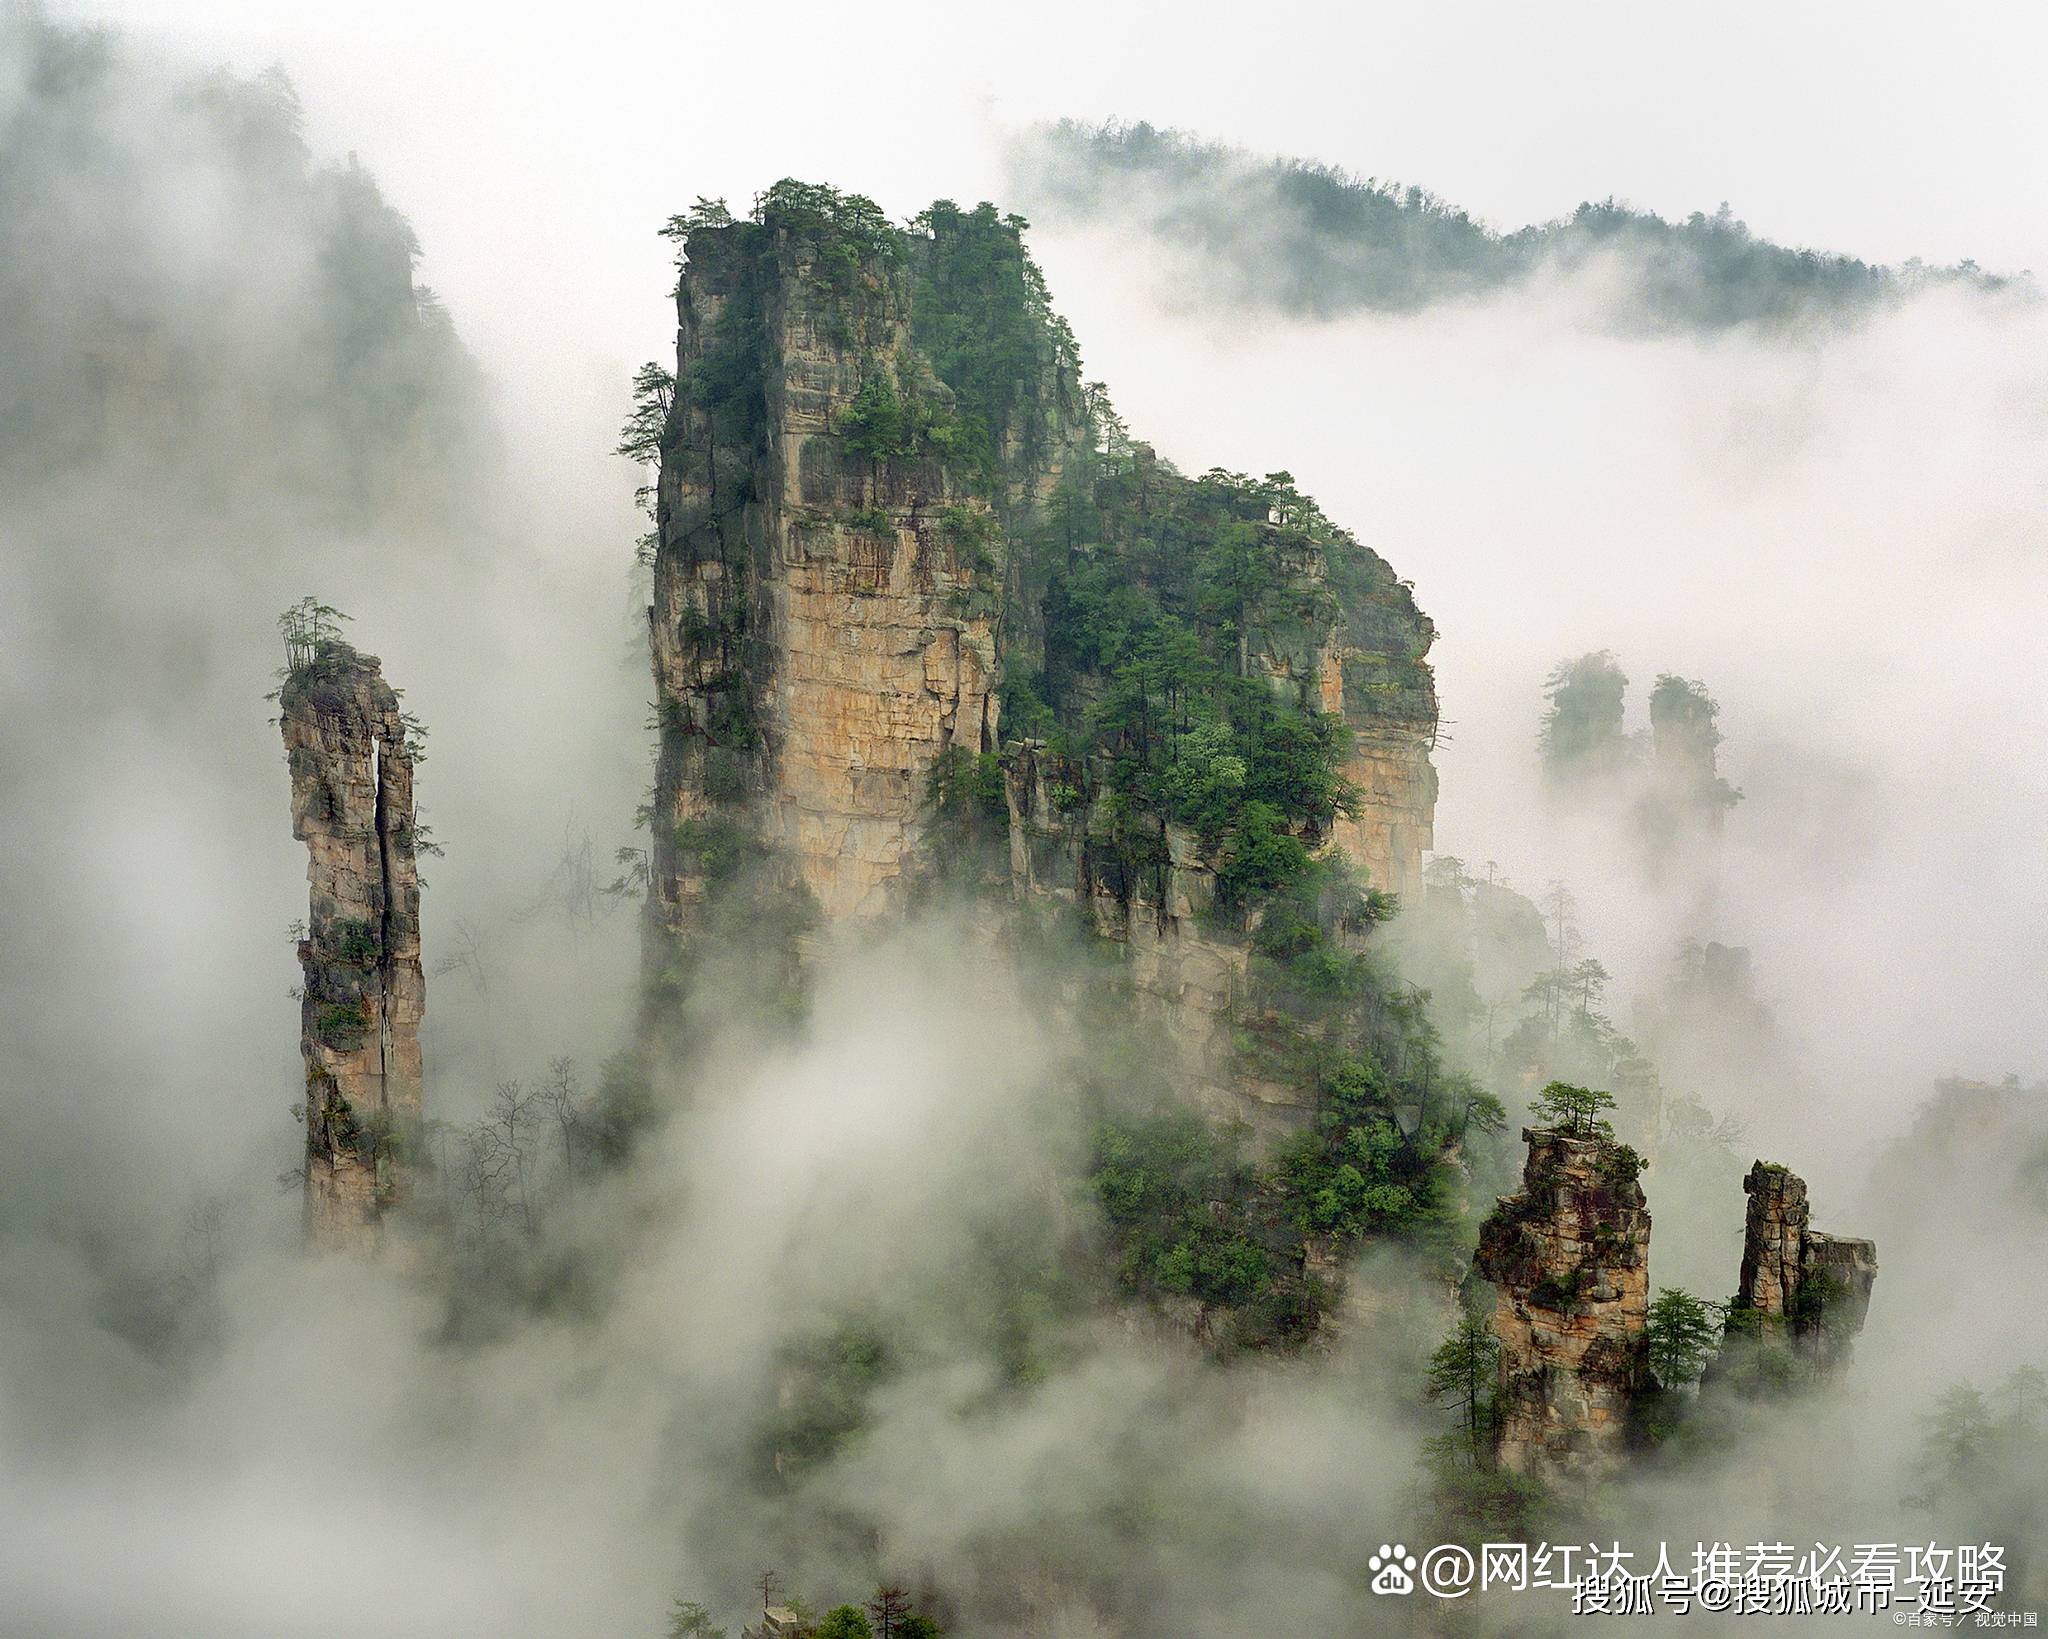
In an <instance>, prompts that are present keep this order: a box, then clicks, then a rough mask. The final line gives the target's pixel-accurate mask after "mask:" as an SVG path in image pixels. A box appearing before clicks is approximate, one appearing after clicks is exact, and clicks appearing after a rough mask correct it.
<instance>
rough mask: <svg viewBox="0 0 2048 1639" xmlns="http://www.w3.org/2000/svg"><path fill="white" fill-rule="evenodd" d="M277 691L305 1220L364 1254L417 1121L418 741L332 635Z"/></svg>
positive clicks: (333, 1244)
mask: <svg viewBox="0 0 2048 1639" xmlns="http://www.w3.org/2000/svg"><path fill="white" fill-rule="evenodd" d="M278 700H279V705H280V707H281V708H282V710H281V724H282V727H283V731H284V743H285V753H286V760H287V763H288V765H289V767H290V770H291V782H292V835H293V836H295V837H297V838H298V839H299V840H301V841H302V842H304V843H305V844H306V851H307V872H306V874H307V882H308V884H309V890H310V891H309V896H308V903H307V914H306V924H305V928H306V931H305V937H304V938H303V939H302V940H301V941H300V942H299V962H300V966H301V968H302V970H303V973H304V988H303V993H302V996H301V1000H300V1046H301V1051H302V1054H303V1056H304V1060H305V1075H306V1081H305V1117H306V1160H305V1169H304V1170H305V1203H306V1227H307V1233H308V1236H309V1238H310V1240H311V1241H312V1243H313V1245H315V1246H316V1247H320V1248H323V1249H344V1250H360V1249H365V1248H368V1247H370V1246H373V1245H374V1244H375V1243H376V1241H377V1239H378V1236H379V1232H380V1227H381V1224H382V1220H383V1217H384V1215H385V1213H386V1212H387V1211H388V1210H389V1209H390V1208H391V1207H392V1206H393V1205H395V1204H396V1202H397V1201H398V1200H399V1199H400V1198H401V1196H402V1195H403V1193H404V1183H405V1164H404V1160H405V1153H406V1149H407V1146H408V1144H409V1142H410V1140H411V1137H412V1135H413V1133H414V1131H415V1130H416V1128H417V1126H418V1122H419V1117H420V1091H421V1089H420V1084H421V1060H420V1043H419V1026H420V1019H421V1016H422V1015H423V1013H424V1012H425V1010H426V980H425V976H424V974H423V972H422V969H421V966H420V887H419V870H418V864H417V852H418V842H419V839H418V828H417V821H416V818H415V814H414V808H413V761H414V752H413V747H412V745H411V743H410V740H411V736H410V734H409V732H408V726H407V723H406V720H405V717H404V714H403V713H402V712H401V710H400V708H399V702H398V696H397V694H396V692H395V691H394V690H393V689H392V688H391V686H390V685H389V684H388V683H386V682H385V681H384V677H383V673H382V669H381V668H380V666H379V664H378V661H377V659H376V657H375V656H373V655H365V654H359V653H357V652H356V650H355V649H353V648H352V647H350V646H349V645H348V644H346V643H344V642H341V641H340V640H338V639H332V638H328V639H322V640H321V641H319V642H318V643H317V644H311V645H308V646H306V647H304V648H301V649H299V650H297V651H295V652H294V653H293V654H292V655H291V664H290V666H289V668H288V670H287V673H286V676H285V681H284V685H283V687H282V689H281V690H280V691H279V696H278Z"/></svg>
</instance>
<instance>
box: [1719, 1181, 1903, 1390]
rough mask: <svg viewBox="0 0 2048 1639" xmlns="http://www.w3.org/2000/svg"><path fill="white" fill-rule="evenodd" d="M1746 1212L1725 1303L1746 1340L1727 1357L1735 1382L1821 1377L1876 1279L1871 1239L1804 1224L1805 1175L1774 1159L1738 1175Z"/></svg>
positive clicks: (1842, 1359)
mask: <svg viewBox="0 0 2048 1639" xmlns="http://www.w3.org/2000/svg"><path fill="white" fill-rule="evenodd" d="M1742 1188H1743V1191H1744V1193H1745V1194H1747V1195H1748V1197H1749V1215H1748V1219H1747V1222H1746V1223H1745V1225H1744V1228H1743V1237H1742V1281H1741V1286H1740V1287H1739V1289H1738V1290H1737V1291H1736V1294H1735V1301H1734V1303H1733V1304H1732V1305H1731V1306H1730V1308H1729V1314H1728V1330H1729V1334H1730V1337H1731V1340H1747V1341H1748V1342H1749V1344H1750V1346H1751V1347H1750V1351H1749V1354H1748V1358H1747V1359H1743V1358H1741V1357H1742V1355H1743V1352H1744V1351H1743V1350H1742V1349H1741V1348H1740V1347H1738V1350H1737V1355H1738V1359H1737V1360H1736V1361H1735V1362H1732V1364H1733V1366H1734V1370H1735V1372H1736V1375H1737V1380H1738V1381H1743V1382H1766V1383H1769V1382H1778V1381H1782V1380H1784V1379H1786V1378H1788V1377H1792V1376H1796V1375H1799V1374H1800V1362H1801V1358H1802V1357H1803V1360H1804V1365H1805V1367H1806V1368H1807V1371H1806V1375H1812V1376H1824V1375H1827V1374H1829V1373H1832V1372H1834V1371H1835V1370H1837V1369H1839V1368H1840V1367H1841V1366H1842V1365H1843V1364H1845V1363H1846V1362H1847V1360H1848V1356H1849V1346H1850V1344H1851V1342H1852V1341H1853V1340H1854V1338H1855V1336H1856V1334H1857V1333H1858V1332H1860V1331H1862V1329H1863V1320H1864V1316H1865V1315H1866V1314H1868V1313H1869V1310H1870V1294H1871V1290H1872V1288H1873V1287H1874V1286H1875V1285H1876V1283H1877V1246H1876V1243H1875V1242H1872V1241H1860V1240H1850V1239H1847V1238H1844V1237H1841V1236H1836V1235H1824V1234H1822V1233H1820V1232H1819V1231H1818V1230H1816V1229H1813V1228H1811V1227H1809V1224H1808V1208H1807V1200H1806V1181H1805V1180H1804V1179H1803V1178H1801V1177H1800V1176H1799V1175H1798V1174H1797V1173H1794V1172H1792V1171H1790V1170H1788V1169H1787V1168H1785V1167H1781V1166H1779V1165H1778V1164H1777V1163H1776V1162H1774V1161H1758V1162H1757V1163H1755V1165H1753V1166H1752V1167H1751V1168H1750V1169H1749V1176H1748V1177H1746V1178H1745V1179H1743V1181H1742Z"/></svg>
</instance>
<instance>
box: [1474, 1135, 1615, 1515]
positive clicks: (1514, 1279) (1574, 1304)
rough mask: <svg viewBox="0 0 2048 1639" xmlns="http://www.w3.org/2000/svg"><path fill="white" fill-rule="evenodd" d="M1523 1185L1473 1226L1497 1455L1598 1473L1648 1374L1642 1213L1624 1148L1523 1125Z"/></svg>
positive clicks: (1509, 1462) (1560, 1473)
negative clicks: (1489, 1333)
mask: <svg viewBox="0 0 2048 1639" xmlns="http://www.w3.org/2000/svg"><path fill="white" fill-rule="evenodd" d="M1522 1137H1523V1138H1524V1139H1525V1140H1526V1141H1527V1143H1528V1145H1529V1157H1528V1161H1527V1163H1526V1165H1525V1166H1524V1168H1523V1172H1522V1188H1521V1190H1520V1191H1519V1192H1518V1193H1517V1194H1514V1195H1510V1196H1506V1197H1504V1198H1503V1199H1502V1200H1501V1202H1500V1204H1499V1205H1498V1206H1497V1207H1496V1208H1495V1209H1494V1212H1493V1215H1492V1216H1491V1217H1489V1218H1488V1219H1487V1220H1486V1222H1485V1223H1484V1224H1483V1225H1481V1227H1480V1232H1479V1251H1478V1253H1477V1256H1476V1259H1475V1267H1476V1268H1477V1270H1478V1272H1479V1273H1480V1275H1481V1276H1483V1277H1484V1278H1485V1279H1486V1280H1488V1281H1491V1282H1492V1283H1493V1285H1494V1288H1495V1309H1494V1318H1493V1330H1494V1335H1495V1337H1496V1338H1498V1340H1499V1342H1500V1379H1499V1385H1498V1390H1497V1395H1496V1400H1495V1414H1496V1419H1497V1439H1498V1448H1497V1449H1498V1453H1499V1458H1500V1462H1501V1465H1502V1466H1503V1467H1505V1468H1507V1469H1509V1470H1510V1471H1512V1472H1514V1473H1517V1474H1530V1475H1535V1476H1538V1477H1540V1478H1544V1479H1567V1480H1573V1481H1584V1480H1594V1479H1598V1478H1601V1477H1602V1476H1604V1475H1606V1474H1608V1473H1611V1472H1612V1471H1613V1470H1614V1469H1616V1468H1617V1467H1619V1466H1620V1464H1621V1462H1622V1461H1623V1458H1624V1455H1625V1445H1626V1439H1627V1434H1628V1423H1629V1407H1630V1403H1631V1401H1632V1399H1633V1397H1634V1396H1635V1394H1636V1393H1637V1392H1638V1391H1639V1390H1640V1388H1641V1387H1642V1384H1643V1381H1644V1372H1645V1361H1646V1355H1647V1347H1648V1343H1647V1326H1648V1319H1649V1302H1650V1269H1649V1251H1650V1214H1649V1211H1648V1210H1647V1208H1646V1207H1645V1205H1644V1201H1643V1192H1642V1188H1641V1186H1640V1185H1639V1184H1638V1183H1637V1182H1636V1168H1637V1166H1638V1162H1637V1161H1636V1159H1635V1157H1634V1154H1633V1152H1631V1151H1629V1150H1627V1149H1626V1148H1625V1147H1624V1146H1621V1145H1618V1144H1616V1143H1614V1142H1613V1141H1612V1140H1610V1139H1606V1138H1598V1137H1587V1138H1576V1137H1572V1136H1569V1135H1568V1134H1566V1133H1563V1132H1560V1131H1558V1130H1556V1129H1553V1128H1548V1127H1531V1128H1524V1129H1523V1132H1522Z"/></svg>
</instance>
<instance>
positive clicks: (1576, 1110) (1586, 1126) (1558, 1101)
mask: <svg viewBox="0 0 2048 1639" xmlns="http://www.w3.org/2000/svg"><path fill="white" fill-rule="evenodd" d="M1529 1108H1530V1110H1531V1111H1532V1112H1533V1113H1534V1114H1535V1116H1536V1118H1537V1120H1539V1121H1541V1122H1542V1123H1543V1124H1544V1125H1545V1126H1549V1127H1555V1128H1557V1130H1558V1131H1559V1132H1562V1133H1564V1134H1565V1135H1566V1136H1567V1137H1570V1138H1612V1137H1613V1136H1614V1128H1613V1126H1612V1124H1610V1123H1609V1122H1607V1121H1605V1120H1603V1119H1602V1118H1601V1115H1600V1112H1601V1111H1602V1110H1611V1109H1613V1108H1614V1095H1613V1094H1612V1093H1603V1092H1600V1091H1597V1090H1596V1089H1594V1088H1590V1087H1574V1086H1572V1084H1571V1083H1570V1082H1567V1081H1553V1082H1552V1083H1551V1084H1550V1085H1549V1086H1547V1087H1545V1088H1544V1089H1543V1091H1542V1092H1540V1093H1538V1094H1537V1095H1536V1097H1535V1099H1534V1101H1533V1102H1531V1104H1530V1105H1529Z"/></svg>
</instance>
